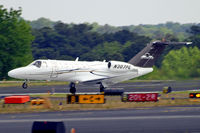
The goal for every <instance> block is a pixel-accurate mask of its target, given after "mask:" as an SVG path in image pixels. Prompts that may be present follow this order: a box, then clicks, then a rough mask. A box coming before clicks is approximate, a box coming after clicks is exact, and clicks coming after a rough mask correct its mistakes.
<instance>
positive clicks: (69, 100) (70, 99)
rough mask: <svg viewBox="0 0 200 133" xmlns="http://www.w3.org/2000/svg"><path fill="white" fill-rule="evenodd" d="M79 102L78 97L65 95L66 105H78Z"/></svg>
mask: <svg viewBox="0 0 200 133" xmlns="http://www.w3.org/2000/svg"><path fill="white" fill-rule="evenodd" d="M78 102H79V97H78V95H72V94H70V95H67V103H68V104H73V103H78Z"/></svg>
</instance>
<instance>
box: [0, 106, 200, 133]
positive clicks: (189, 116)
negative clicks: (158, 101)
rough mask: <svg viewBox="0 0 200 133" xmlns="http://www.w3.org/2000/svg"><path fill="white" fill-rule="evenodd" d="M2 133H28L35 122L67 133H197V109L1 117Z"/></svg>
mask: <svg viewBox="0 0 200 133" xmlns="http://www.w3.org/2000/svg"><path fill="white" fill-rule="evenodd" d="M0 118H1V119H0V132H1V133H13V132H15V133H30V132H31V128H32V124H33V122H34V121H63V122H64V124H65V127H66V131H67V133H69V132H70V130H71V128H75V130H76V133H147V132H148V133H161V132H162V133H199V132H200V123H199V119H200V106H185V107H154V108H136V109H127V110H100V111H66V112H46V113H45V112H43V113H26V114H1V115H0Z"/></svg>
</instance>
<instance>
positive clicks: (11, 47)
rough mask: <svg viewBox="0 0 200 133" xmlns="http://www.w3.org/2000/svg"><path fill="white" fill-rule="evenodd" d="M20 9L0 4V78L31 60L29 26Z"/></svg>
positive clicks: (6, 76) (31, 37)
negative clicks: (8, 8) (6, 7)
mask: <svg viewBox="0 0 200 133" xmlns="http://www.w3.org/2000/svg"><path fill="white" fill-rule="evenodd" d="M21 12H22V10H21V9H19V10H14V9H12V8H11V9H10V10H9V11H8V10H7V9H5V8H4V7H3V6H2V5H0V72H1V75H0V79H4V78H8V75H7V72H8V71H9V70H11V69H13V68H16V67H20V66H23V65H27V64H28V63H30V62H31V61H32V53H31V42H32V40H33V36H32V35H31V28H30V26H29V24H27V22H26V21H24V20H23V19H22V18H21V17H20V15H21Z"/></svg>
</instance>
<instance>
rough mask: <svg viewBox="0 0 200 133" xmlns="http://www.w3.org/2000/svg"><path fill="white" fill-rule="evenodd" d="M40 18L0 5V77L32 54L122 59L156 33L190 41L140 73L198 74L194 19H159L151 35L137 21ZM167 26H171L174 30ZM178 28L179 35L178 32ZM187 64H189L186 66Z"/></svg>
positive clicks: (198, 32) (199, 37) (198, 31)
mask: <svg viewBox="0 0 200 133" xmlns="http://www.w3.org/2000/svg"><path fill="white" fill-rule="evenodd" d="M40 21H42V22H40ZM40 21H39V23H38V22H37V21H33V22H28V21H26V20H24V19H23V18H21V9H19V10H13V9H10V10H8V9H5V8H4V7H3V6H0V79H1V80H2V79H7V78H8V76H7V72H8V71H9V70H11V69H13V68H16V67H20V66H24V65H27V64H28V63H30V62H31V61H33V60H35V59H61V60H74V59H75V58H76V57H80V60H87V61H92V60H120V61H128V60H129V59H130V58H132V57H133V56H134V55H135V54H137V53H138V52H139V51H140V50H141V49H142V48H144V47H145V45H146V44H147V43H148V42H150V41H152V40H157V39H162V38H165V39H166V40H169V41H179V40H181V41H192V42H193V44H192V45H191V46H188V47H184V48H181V47H178V48H175V49H174V47H169V48H167V49H166V50H165V52H164V54H163V55H162V57H161V58H160V60H159V61H158V62H157V63H156V66H155V67H154V68H155V71H154V72H153V73H152V74H150V75H147V76H145V77H142V78H146V79H161V78H162V79H168V78H170V79H171V78H183V79H187V78H198V76H200V72H199V71H200V70H199V68H198V67H199V65H200V64H199V63H198V62H199V60H198V59H199V57H200V54H199V53H200V52H199V46H200V45H199V44H200V26H199V25H193V26H192V25H191V26H190V28H188V25H183V27H185V29H184V30H185V31H183V29H182V30H180V28H178V27H181V26H180V25H179V24H177V23H175V24H174V23H170V22H168V23H166V25H164V26H165V28H164V29H163V30H160V32H158V33H157V35H160V33H162V35H160V36H154V34H152V33H151V31H152V30H153V29H154V28H155V27H154V26H152V25H149V26H143V28H142V29H143V32H142V31H141V30H139V29H138V28H137V27H135V26H130V27H129V28H128V27H112V26H109V25H105V26H99V25H98V24H97V23H93V24H87V23H84V24H65V23H62V22H52V21H50V20H46V19H44V18H43V19H41V20H40ZM162 26H163V25H160V27H162ZM140 27H142V25H140ZM167 27H168V28H167ZM170 27H171V28H170ZM172 27H173V28H172ZM103 29H104V31H103ZM105 29H106V30H107V31H106V30H105ZM149 29H151V30H149ZM172 29H177V30H176V32H174V31H172ZM139 31H140V32H139ZM150 33H151V34H150ZM153 33H154V32H153ZM181 34H182V35H184V36H180V35H181ZM172 49H173V50H172ZM169 51H170V52H169ZM168 52H169V53H168ZM184 64H185V65H184ZM190 64H192V67H190ZM186 65H187V67H186ZM189 67H190V68H192V69H187V68H189ZM186 69H187V71H186ZM186 72H187V74H186Z"/></svg>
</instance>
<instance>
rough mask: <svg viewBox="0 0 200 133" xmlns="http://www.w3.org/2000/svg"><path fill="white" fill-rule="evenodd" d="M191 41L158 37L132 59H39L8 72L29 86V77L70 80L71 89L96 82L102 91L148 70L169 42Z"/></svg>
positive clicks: (72, 91) (73, 91)
mask: <svg viewBox="0 0 200 133" xmlns="http://www.w3.org/2000/svg"><path fill="white" fill-rule="evenodd" d="M190 43H191V42H161V41H155V42H152V43H149V44H147V46H146V47H145V48H144V49H143V50H142V51H141V52H139V53H138V54H137V55H136V56H135V57H133V58H132V59H131V60H130V61H129V62H127V63H126V62H121V61H108V62H106V61H92V62H89V61H78V58H77V59H76V60H75V61H64V60H36V61H34V62H32V63H31V64H29V65H28V66H25V67H20V68H16V69H14V70H11V71H9V72H8V75H9V76H10V77H13V78H17V79H25V82H24V83H23V85H22V87H23V88H27V81H28V80H54V81H69V82H70V85H69V86H70V92H71V93H75V92H76V86H75V85H76V83H79V82H81V83H94V84H99V85H100V92H103V91H104V89H105V88H106V87H108V86H109V85H112V84H115V83H118V82H122V81H125V80H129V79H132V78H135V77H139V76H142V75H145V74H148V73H150V72H152V71H153V68H152V67H153V65H154V63H155V61H156V59H158V57H159V56H160V54H161V53H162V51H163V50H164V48H165V47H166V46H167V45H176V44H178V45H179V44H186V45H187V44H190Z"/></svg>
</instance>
